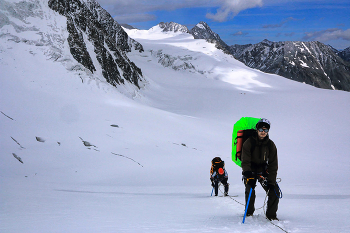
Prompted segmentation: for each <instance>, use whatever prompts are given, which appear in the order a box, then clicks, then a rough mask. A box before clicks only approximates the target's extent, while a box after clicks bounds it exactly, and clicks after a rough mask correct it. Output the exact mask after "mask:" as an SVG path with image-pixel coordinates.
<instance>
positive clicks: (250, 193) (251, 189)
mask: <svg viewBox="0 0 350 233" xmlns="http://www.w3.org/2000/svg"><path fill="white" fill-rule="evenodd" d="M252 191H253V188H250V192H249V197H248V201H247V204H246V206H245V211H244V216H243V222H242V223H244V221H245V216H246V215H247V210H248V206H249V202H250V196H251V195H252Z"/></svg>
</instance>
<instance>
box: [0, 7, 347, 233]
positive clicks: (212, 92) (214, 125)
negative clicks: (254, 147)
mask: <svg viewBox="0 0 350 233" xmlns="http://www.w3.org/2000/svg"><path fill="white" fill-rule="evenodd" d="M46 10H47V11H49V9H46ZM50 14H53V16H54V17H55V20H57V23H58V24H60V25H61V24H62V25H64V24H63V23H62V22H60V21H59V20H61V19H62V18H60V17H59V16H58V15H55V14H54V13H52V12H50ZM46 22H47V21H45V20H42V21H40V22H36V24H37V26H40V25H41V24H42V25H46V24H45V23H46ZM6 27H10V26H6ZM8 29H9V28H6V30H8ZM1 30H2V32H3V30H5V29H4V28H2V29H1ZM14 33H15V32H14ZM61 33H62V36H63V34H64V32H61ZM19 34H20V33H19ZM128 34H129V35H130V37H132V38H134V39H136V40H137V41H138V42H140V43H141V44H142V45H143V46H144V49H145V52H144V53H138V52H133V53H131V54H129V57H130V59H131V60H132V61H134V62H135V64H136V65H137V66H138V67H140V68H141V69H142V73H143V75H144V78H145V80H147V82H148V83H147V84H146V85H145V87H143V88H142V89H141V90H139V91H137V92H132V93H131V94H130V95H127V96H129V97H130V96H132V98H131V97H130V98H129V97H127V96H126V95H124V94H121V92H123V93H125V92H126V91H125V90H124V89H123V88H121V91H118V90H116V89H114V88H113V87H112V86H110V85H108V84H107V83H106V82H105V81H103V78H102V77H91V75H84V73H83V72H81V71H74V70H73V71H72V70H68V69H67V65H66V66H64V65H62V62H60V61H53V60H52V59H49V56H48V51H51V47H49V46H36V45H35V44H31V43H25V42H23V41H22V42H18V41H17V42H16V41H14V40H8V38H6V37H1V38H0V40H1V43H0V69H1V79H0V80H1V83H0V88H1V89H0V98H1V101H0V111H1V113H0V131H1V134H0V156H1V163H0V187H1V188H0V200H1V201H0V219H1V221H0V232H6V233H10V232H75V233H76V232H84V233H86V232H217V231H224V232H282V230H281V229H280V228H278V227H276V226H274V225H272V224H270V223H269V222H268V221H266V220H265V219H264V217H263V209H259V210H256V212H255V214H256V215H255V216H254V217H249V218H247V219H246V223H245V224H242V223H241V222H242V217H243V213H244V206H243V205H241V204H239V203H237V202H236V201H238V202H240V203H243V202H244V197H243V190H244V186H243V184H242V182H241V170H240V168H239V167H237V166H236V165H235V164H234V163H233V162H232V161H231V140H232V138H231V137H232V135H231V134H232V127H233V124H234V122H235V121H237V120H238V119H239V118H240V117H242V116H252V117H265V118H268V119H269V120H270V121H271V122H272V127H271V132H270V137H271V139H272V140H274V142H275V143H276V145H277V148H278V153H279V173H278V177H280V178H281V179H282V182H281V183H280V187H281V189H282V191H283V198H282V199H281V201H280V206H279V211H278V217H279V218H280V219H281V221H280V222H276V223H275V224H276V225H278V226H280V227H281V228H283V229H284V230H286V231H287V232H348V230H349V229H350V223H349V222H348V221H347V219H348V217H349V216H350V211H349V210H350V182H349V179H348V177H349V175H350V167H349V166H350V163H349V149H350V146H349V140H348V138H347V133H348V132H349V131H350V124H349V123H350V114H349V113H350V112H349V109H350V108H349V107H350V106H349V103H350V102H349V101H350V95H349V93H348V92H341V91H329V90H322V89H317V88H314V87H311V86H308V85H304V84H300V83H297V82H293V81H290V80H287V79H285V78H282V77H279V76H276V75H270V74H264V73H262V72H260V71H257V70H252V69H250V68H247V67H245V66H244V65H243V64H242V63H240V62H238V61H236V60H235V59H233V58H232V57H230V56H228V55H225V54H223V53H222V52H221V51H218V50H216V49H215V47H214V46H213V45H212V44H208V43H207V42H205V41H203V40H194V39H193V38H192V37H191V36H190V35H188V34H183V33H169V32H168V33H161V32H160V30H158V28H157V27H154V28H153V29H150V30H148V31H138V30H128ZM20 36H23V34H22V35H19V37H20ZM61 46H62V50H63V51H66V54H68V52H67V51H68V48H67V44H62V45H61ZM67 56H68V55H67ZM67 59H68V58H67ZM71 62H73V61H71ZM66 64H67V63H66ZM126 90H130V89H129V88H126ZM84 142H85V143H84ZM13 154H15V155H16V156H17V158H19V157H20V158H21V161H22V162H23V163H21V162H19V161H18V160H17V159H16V158H15V157H14V155H13ZM215 156H221V157H222V158H223V159H224V160H225V162H226V168H227V170H228V173H229V183H230V192H229V193H230V195H238V197H232V198H234V199H235V200H236V201H234V200H233V199H231V198H229V197H211V196H210V194H211V186H210V182H209V169H210V161H211V159H212V158H213V157H215ZM264 198H265V194H264V193H263V192H262V189H261V188H260V187H257V199H256V208H259V207H262V206H263V204H264Z"/></svg>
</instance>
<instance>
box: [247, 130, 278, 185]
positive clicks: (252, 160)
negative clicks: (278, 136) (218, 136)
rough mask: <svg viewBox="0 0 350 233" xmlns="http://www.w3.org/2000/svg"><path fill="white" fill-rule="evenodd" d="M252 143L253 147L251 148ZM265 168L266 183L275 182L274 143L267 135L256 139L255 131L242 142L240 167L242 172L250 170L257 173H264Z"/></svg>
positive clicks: (276, 165) (275, 151)
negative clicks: (266, 174) (266, 173)
mask: <svg viewBox="0 0 350 233" xmlns="http://www.w3.org/2000/svg"><path fill="white" fill-rule="evenodd" d="M253 141H254V142H253ZM254 145H255V147H254V149H253V150H251V148H252V146H254ZM266 168H267V171H268V176H267V181H268V183H269V184H275V183H276V176H277V170H278V159H277V148H276V145H275V143H274V142H273V141H272V140H270V138H269V135H267V136H266V137H265V138H264V139H263V140H262V141H260V140H258V134H257V133H255V134H254V135H253V136H251V137H250V138H248V139H247V140H246V141H245V142H244V143H243V150H242V169H243V172H246V171H251V172H254V173H255V174H258V173H264V172H265V171H266Z"/></svg>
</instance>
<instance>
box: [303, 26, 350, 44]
mask: <svg viewBox="0 0 350 233" xmlns="http://www.w3.org/2000/svg"><path fill="white" fill-rule="evenodd" d="M303 39H305V40H317V41H321V42H327V41H330V40H337V39H343V40H350V28H349V29H347V30H342V29H339V28H330V29H327V30H322V31H318V32H307V33H305V36H304V38H303Z"/></svg>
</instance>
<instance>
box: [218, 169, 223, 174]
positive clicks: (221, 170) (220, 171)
mask: <svg viewBox="0 0 350 233" xmlns="http://www.w3.org/2000/svg"><path fill="white" fill-rule="evenodd" d="M218 172H219V174H220V175H223V174H224V169H222V168H221V167H220V168H219V170H218Z"/></svg>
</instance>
